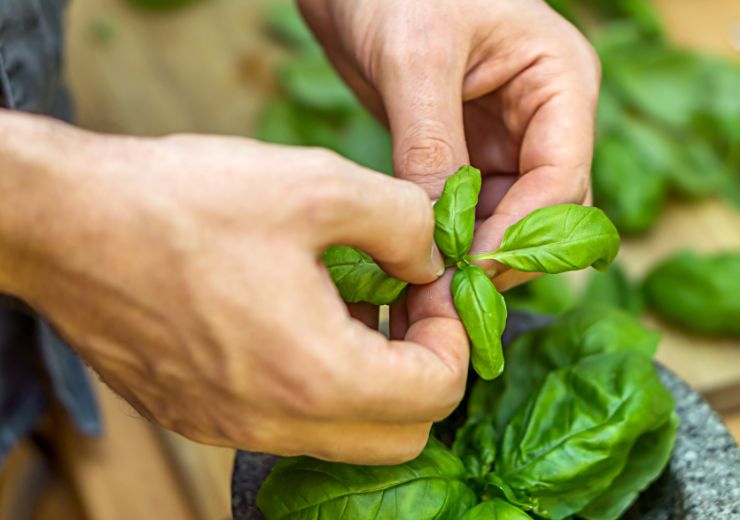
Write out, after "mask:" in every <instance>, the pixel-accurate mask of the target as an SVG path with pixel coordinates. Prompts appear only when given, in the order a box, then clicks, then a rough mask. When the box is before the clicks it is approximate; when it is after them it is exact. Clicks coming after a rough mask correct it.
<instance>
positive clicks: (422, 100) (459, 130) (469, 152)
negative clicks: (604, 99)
mask: <svg viewBox="0 0 740 520" xmlns="http://www.w3.org/2000/svg"><path fill="white" fill-rule="evenodd" d="M299 4H300V6H301V9H302V12H303V14H304V16H305V18H306V20H307V21H308V23H309V25H310V26H311V27H312V29H313V31H314V33H315V34H316V36H317V37H318V39H319V40H320V41H321V43H322V45H323V47H324V49H325V51H326V53H327V55H328V57H329V58H330V59H331V61H332V62H333V64H334V65H335V67H336V68H337V70H338V71H339V73H340V74H341V75H342V76H343V78H344V79H345V80H346V82H347V83H348V84H349V85H350V86H351V87H352V88H353V89H354V91H355V92H356V93H357V95H358V96H359V98H360V99H361V100H362V101H363V103H364V104H365V105H366V106H367V107H368V108H369V109H370V110H371V111H372V112H373V113H374V114H375V115H376V116H377V117H379V118H380V119H381V120H383V121H385V122H386V123H387V124H389V126H390V130H391V133H392V135H393V145H394V146H393V148H394V150H393V158H394V169H395V172H396V175H397V176H398V177H401V178H404V179H410V180H413V181H414V182H416V183H418V184H419V185H420V186H422V187H424V189H426V191H427V193H429V195H430V196H431V197H432V198H436V197H438V196H439V195H440V193H441V190H442V187H443V185H444V180H445V178H446V177H447V176H448V175H450V174H451V173H452V172H454V171H455V170H456V169H457V168H458V167H459V166H460V165H462V164H466V163H471V164H473V165H475V166H477V167H478V168H480V169H481V170H482V172H483V174H484V183H483V190H482V192H481V198H480V205H479V208H478V209H479V213H478V218H479V223H478V226H479V227H478V230H477V233H476V239H475V242H474V244H473V249H472V251H471V252H472V253H481V252H487V251H492V250H494V249H496V248H497V246H498V245H499V243H500V241H501V238H502V237H503V234H504V231H505V230H506V228H507V227H509V226H510V225H511V224H513V223H514V222H516V221H518V220H520V219H521V218H522V217H524V216H525V215H527V214H528V213H531V212H532V211H534V210H535V209H538V208H540V207H544V206H550V205H554V204H562V203H589V202H590V178H589V173H590V168H591V154H592V148H593V133H594V113H595V109H596V103H597V97H598V89H599V75H600V74H599V63H598V59H597V58H596V55H595V53H594V52H593V50H592V48H591V46H590V45H589V44H588V42H587V41H586V40H585V39H584V38H583V36H581V34H580V33H579V32H578V31H577V30H576V29H575V28H574V27H573V26H571V25H570V24H569V23H568V22H567V21H565V20H564V19H562V18H561V17H560V16H559V15H557V14H556V13H555V12H554V11H553V10H552V9H551V8H550V7H549V6H547V4H546V3H545V2H544V1H542V0H438V1H434V2H430V1H428V0H402V1H398V0H300V1H299ZM483 267H484V268H487V269H489V272H491V271H490V270H491V269H492V268H494V267H496V268H497V273H499V274H497V276H496V277H495V278H494V282H495V283H496V285H497V286H498V287H499V288H500V289H502V290H503V289H506V288H508V287H510V286H512V285H515V284H517V283H521V282H522V281H524V280H525V279H527V277H528V275H525V274H523V273H516V272H512V271H509V272H506V271H504V270H503V269H502V268H503V266H493V265H491V263H489V264H488V265H485V264H483Z"/></svg>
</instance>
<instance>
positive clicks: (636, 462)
mask: <svg viewBox="0 0 740 520" xmlns="http://www.w3.org/2000/svg"><path fill="white" fill-rule="evenodd" d="M679 424H680V420H679V418H678V416H677V415H676V414H675V413H673V414H671V416H670V417H669V418H668V420H667V421H666V422H665V424H663V425H662V426H661V427H660V428H658V429H657V430H655V431H652V432H648V433H645V434H643V435H642V436H641V437H640V438H639V439H637V441H636V442H635V444H634V446H632V449H631V450H630V453H629V456H628V458H627V464H626V465H625V467H624V469H623V470H622V472H621V473H620V474H619V476H617V478H616V479H614V481H613V482H612V483H611V484H610V485H609V489H607V490H606V491H605V492H604V493H603V494H601V495H599V496H598V497H596V498H595V499H594V500H593V501H592V502H590V503H589V504H588V505H587V506H586V507H585V508H584V509H582V510H581V511H579V512H578V516H579V517H582V518H585V519H586V520H616V519H617V518H619V517H621V516H622V514H623V513H624V512H625V511H627V509H628V508H629V507H630V506H631V505H632V503H633V502H634V501H635V499H637V497H638V496H639V494H640V493H641V492H642V491H643V490H644V489H645V488H647V487H648V486H649V485H650V484H651V483H652V482H653V481H654V480H655V479H657V478H658V477H659V476H660V474H661V473H662V472H663V470H664V469H665V467H666V465H667V464H668V461H669V460H670V458H671V452H672V451H673V444H674V443H675V441H676V434H677V432H678V426H679Z"/></svg>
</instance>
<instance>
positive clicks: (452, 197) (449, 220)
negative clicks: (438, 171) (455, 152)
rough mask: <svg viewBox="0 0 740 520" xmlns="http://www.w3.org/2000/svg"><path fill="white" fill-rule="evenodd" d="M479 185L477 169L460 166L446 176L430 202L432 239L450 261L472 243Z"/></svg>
mask: <svg viewBox="0 0 740 520" xmlns="http://www.w3.org/2000/svg"><path fill="white" fill-rule="evenodd" d="M480 187H481V175H480V171H479V170H476V169H475V168H473V167H472V166H462V167H460V169H459V170H457V172H455V173H454V174H453V175H451V176H450V177H448V178H447V181H446V182H445V187H444V190H443V191H442V195H441V196H440V197H439V200H438V201H437V203H436V204H435V205H434V220H435V223H436V227H435V229H434V241H435V242H436V243H437V247H439V250H440V251H442V253H443V254H444V255H445V256H446V257H447V258H450V259H451V260H453V261H456V262H457V261H458V260H461V259H462V258H463V257H464V256H465V255H466V254H467V252H468V251H469V250H470V246H471V244H472V243H473V233H474V231H475V206H476V205H477V204H478V194H479V193H480Z"/></svg>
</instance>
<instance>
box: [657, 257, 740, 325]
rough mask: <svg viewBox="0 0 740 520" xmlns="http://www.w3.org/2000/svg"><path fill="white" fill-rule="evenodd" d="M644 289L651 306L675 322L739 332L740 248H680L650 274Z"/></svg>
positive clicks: (662, 315)
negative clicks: (701, 250)
mask: <svg viewBox="0 0 740 520" xmlns="http://www.w3.org/2000/svg"><path fill="white" fill-rule="evenodd" d="M644 289H645V296H646V299H647V301H648V304H649V305H650V307H651V308H652V309H653V310H655V311H656V312H657V313H658V314H659V315H660V316H661V317H663V318H665V319H667V320H669V321H671V322H673V323H675V324H676V325H679V326H681V327H684V328H686V329H688V330H691V331H694V332H699V333H703V334H715V335H716V334H724V335H731V336H740V252H724V253H719V254H715V255H709V256H699V255H698V254H696V253H694V252H689V251H684V252H680V253H678V254H676V255H674V256H672V257H671V258H669V259H667V260H665V261H664V262H662V263H661V264H659V265H658V266H656V267H655V268H654V269H653V271H652V272H650V273H649V274H648V276H647V278H646V279H645V282H644Z"/></svg>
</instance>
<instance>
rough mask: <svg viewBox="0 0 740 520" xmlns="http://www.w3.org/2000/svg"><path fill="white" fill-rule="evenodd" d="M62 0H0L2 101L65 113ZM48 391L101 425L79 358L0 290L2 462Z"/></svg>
mask: <svg viewBox="0 0 740 520" xmlns="http://www.w3.org/2000/svg"><path fill="white" fill-rule="evenodd" d="M64 4H65V1H64V0H0V103H2V104H3V106H5V107H6V108H10V109H16V110H22V111H26V112H34V113H38V114H47V115H51V116H54V117H57V118H59V119H63V120H66V121H69V120H70V118H71V104H70V99H69V96H68V94H67V91H66V89H65V88H64V85H63V83H62V81H61V64H62V60H61V56H62V53H61V50H62V49H61V45H62V14H63V8H64ZM0 175H2V172H0ZM51 399H57V400H59V402H60V403H61V404H62V405H63V406H64V407H65V408H66V409H67V411H68V413H69V415H70V417H71V418H72V419H73V421H74V423H75V425H76V426H77V428H78V429H79V430H80V431H81V432H82V433H85V434H88V435H96V434H99V433H100V418H99V415H98V410H97V406H96V403H95V397H94V395H93V393H92V388H91V386H90V383H89V381H88V379H87V376H86V374H85V371H84V367H83V365H82V363H81V361H80V360H79V358H78V357H77V356H76V354H75V353H74V352H73V351H72V350H71V349H70V348H69V347H68V346H67V345H66V344H65V343H64V342H63V341H62V340H61V339H60V338H59V336H58V335H57V334H56V332H55V331H54V330H53V328H52V327H51V326H50V325H49V324H48V323H46V322H45V321H44V320H43V319H42V318H40V317H38V316H36V315H35V314H34V313H33V311H32V310H31V309H30V308H28V306H26V305H25V304H23V303H22V302H19V301H18V300H15V299H13V298H10V297H9V296H7V295H2V294H0V464H2V461H3V458H4V456H5V454H6V453H7V451H8V450H9V449H10V448H11V447H12V446H13V444H15V443H16V442H17V441H18V440H19V439H21V438H23V437H24V436H25V435H27V434H28V433H29V432H30V431H31V430H32V429H33V428H34V427H35V425H36V424H37V422H38V421H39V419H40V418H41V416H42V414H43V413H44V411H45V409H46V407H47V406H48V404H49V402H50V401H51Z"/></svg>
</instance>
